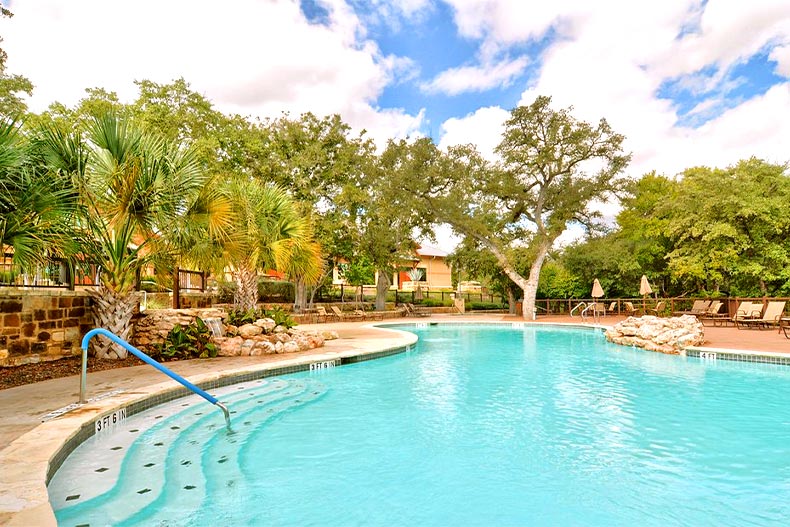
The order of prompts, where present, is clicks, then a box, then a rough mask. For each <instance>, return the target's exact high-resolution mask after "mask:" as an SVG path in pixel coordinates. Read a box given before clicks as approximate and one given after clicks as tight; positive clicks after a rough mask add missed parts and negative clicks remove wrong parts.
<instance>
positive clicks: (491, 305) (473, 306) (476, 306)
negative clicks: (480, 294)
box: [466, 302, 508, 311]
mask: <svg viewBox="0 0 790 527" xmlns="http://www.w3.org/2000/svg"><path fill="white" fill-rule="evenodd" d="M507 308H508V305H507V304H498V303H496V302H469V303H468V304H466V309H468V310H470V311H493V310H501V309H507Z"/></svg>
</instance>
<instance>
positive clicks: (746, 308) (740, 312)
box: [729, 300, 763, 326]
mask: <svg viewBox="0 0 790 527" xmlns="http://www.w3.org/2000/svg"><path fill="white" fill-rule="evenodd" d="M762 314H763V308H762V306H761V305H760V304H754V303H752V302H750V301H748V300H746V301H743V302H741V303H740V304H738V309H736V310H735V313H734V314H733V315H732V317H731V318H730V319H729V321H730V322H732V323H733V324H735V325H736V326H737V325H738V322H739V321H741V320H746V319H750V318H760V317H761V316H762Z"/></svg>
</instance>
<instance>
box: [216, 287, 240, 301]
mask: <svg viewBox="0 0 790 527" xmlns="http://www.w3.org/2000/svg"><path fill="white" fill-rule="evenodd" d="M235 294H236V283H235V282H219V281H218V282H217V303H218V304H232V303H233V296H234V295H235Z"/></svg>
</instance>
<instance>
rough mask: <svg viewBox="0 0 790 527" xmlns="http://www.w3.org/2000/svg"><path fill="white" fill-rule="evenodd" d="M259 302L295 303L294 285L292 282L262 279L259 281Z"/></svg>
mask: <svg viewBox="0 0 790 527" xmlns="http://www.w3.org/2000/svg"><path fill="white" fill-rule="evenodd" d="M258 300H259V301H260V302H283V303H287V304H290V303H293V301H294V285H293V283H292V282H280V281H275V280H269V279H266V278H260V279H258Z"/></svg>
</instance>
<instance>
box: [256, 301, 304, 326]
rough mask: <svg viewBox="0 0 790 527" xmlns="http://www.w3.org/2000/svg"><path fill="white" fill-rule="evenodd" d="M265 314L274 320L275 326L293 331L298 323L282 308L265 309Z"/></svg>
mask: <svg viewBox="0 0 790 527" xmlns="http://www.w3.org/2000/svg"><path fill="white" fill-rule="evenodd" d="M263 314H264V315H265V316H267V317H269V318H270V319H272V320H274V322H275V324H277V325H278V326H283V327H286V328H288V329H291V328H292V327H294V326H295V325H296V322H294V319H292V318H291V315H290V314H289V313H288V312H287V311H286V310H284V309H283V308H282V307H280V306H274V307H273V308H271V309H264V310H263Z"/></svg>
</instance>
